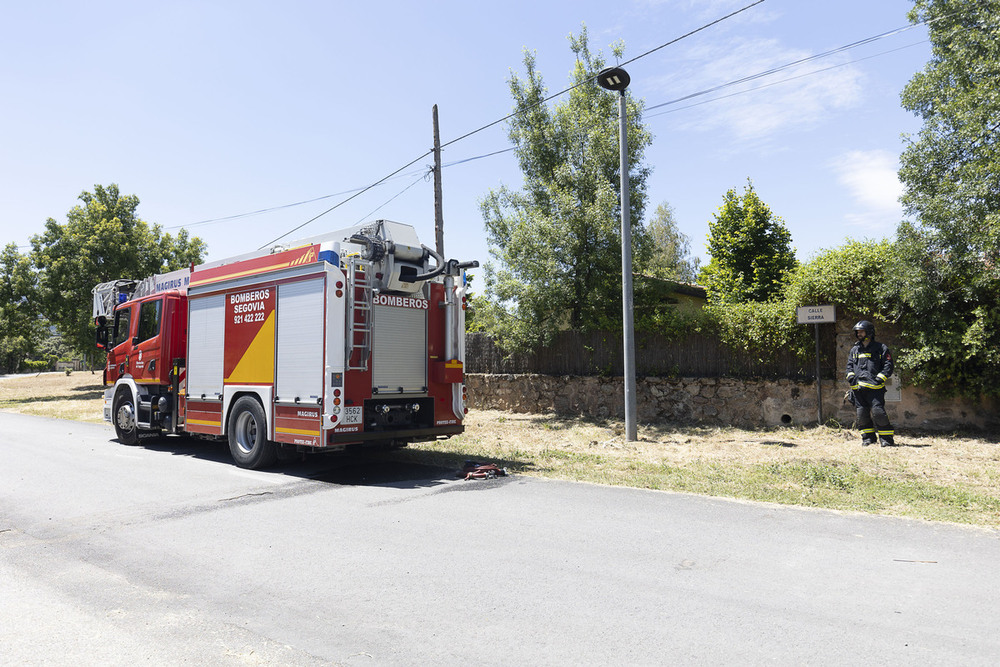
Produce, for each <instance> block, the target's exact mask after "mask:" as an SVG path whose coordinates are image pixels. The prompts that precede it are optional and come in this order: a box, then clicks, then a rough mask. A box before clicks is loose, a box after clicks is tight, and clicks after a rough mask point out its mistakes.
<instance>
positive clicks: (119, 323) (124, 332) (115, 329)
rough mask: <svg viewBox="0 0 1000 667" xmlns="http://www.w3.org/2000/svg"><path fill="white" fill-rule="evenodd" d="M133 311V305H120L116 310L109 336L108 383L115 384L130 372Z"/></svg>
mask: <svg viewBox="0 0 1000 667" xmlns="http://www.w3.org/2000/svg"><path fill="white" fill-rule="evenodd" d="M132 311H133V306H132V305H131V304H130V305H128V306H122V307H119V308H118V310H116V311H115V320H114V324H113V325H112V326H111V332H110V335H109V337H108V343H107V345H108V368H107V372H106V382H107V384H114V383H115V382H117V381H118V378H120V377H121V376H122V375H125V374H126V373H129V372H130V371H129V369H128V365H129V364H128V356H129V352H131V351H132Z"/></svg>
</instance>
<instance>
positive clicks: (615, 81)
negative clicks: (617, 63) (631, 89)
mask: <svg viewBox="0 0 1000 667" xmlns="http://www.w3.org/2000/svg"><path fill="white" fill-rule="evenodd" d="M629 82H631V79H630V78H629V76H628V72H626V71H625V70H623V69H622V68H621V67H607V68H605V69H602V70H601V71H600V72H599V73H598V75H597V85H599V86H600V87H601V88H604V89H605V90H613V91H615V92H618V93H624V92H625V89H626V88H628V84H629Z"/></svg>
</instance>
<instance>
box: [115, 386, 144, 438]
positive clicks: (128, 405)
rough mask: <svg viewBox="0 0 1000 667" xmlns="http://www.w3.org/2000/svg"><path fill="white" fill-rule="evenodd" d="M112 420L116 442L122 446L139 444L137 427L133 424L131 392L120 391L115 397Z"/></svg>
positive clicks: (133, 410)
mask: <svg viewBox="0 0 1000 667" xmlns="http://www.w3.org/2000/svg"><path fill="white" fill-rule="evenodd" d="M111 416H112V418H113V419H114V422H115V433H116V434H117V435H118V442H120V443H122V444H123V445H137V444H139V427H138V426H137V425H136V423H135V401H134V400H133V399H132V392H131V391H129V390H128V389H122V390H121V391H119V392H118V393H117V394H116V395H115V403H114V411H113V413H112V415H111Z"/></svg>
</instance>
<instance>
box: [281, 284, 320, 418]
mask: <svg viewBox="0 0 1000 667" xmlns="http://www.w3.org/2000/svg"><path fill="white" fill-rule="evenodd" d="M323 294H324V282H323V279H322V278H317V279H314V280H305V281H302V282H296V283H288V284H284V285H279V286H278V342H277V354H276V359H275V363H276V364H277V367H278V368H277V377H276V378H275V379H276V383H275V388H274V392H275V395H276V396H277V397H278V400H279V401H280V402H282V403H286V402H292V401H294V400H295V399H296V398H298V399H299V401H300V402H302V403H311V404H314V405H315V404H316V402H317V400H318V399H320V398H321V397H322V396H323V334H324V329H323V314H324V312H323Z"/></svg>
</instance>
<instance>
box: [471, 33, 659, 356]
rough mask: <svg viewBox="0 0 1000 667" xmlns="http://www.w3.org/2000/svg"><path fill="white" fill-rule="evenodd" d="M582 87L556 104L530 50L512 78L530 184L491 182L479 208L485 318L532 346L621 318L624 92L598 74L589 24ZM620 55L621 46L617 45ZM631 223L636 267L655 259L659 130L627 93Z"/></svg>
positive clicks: (582, 44) (578, 75)
mask: <svg viewBox="0 0 1000 667" xmlns="http://www.w3.org/2000/svg"><path fill="white" fill-rule="evenodd" d="M569 41H570V48H571V49H572V51H573V53H574V55H575V56H576V61H575V63H574V66H573V70H572V72H571V75H570V82H571V85H572V88H571V90H570V91H569V93H568V94H567V96H566V97H565V98H564V99H563V100H562V101H560V102H558V103H556V104H555V105H554V106H552V107H551V108H550V107H549V106H548V105H547V102H546V97H547V95H548V92H547V89H546V87H545V85H544V83H543V81H542V76H541V74H539V72H538V70H537V69H536V65H535V55H534V54H533V53H531V52H530V51H525V53H524V70H525V72H524V75H523V77H522V76H519V75H518V74H512V75H511V78H510V80H509V83H510V91H511V95H512V96H513V98H514V109H515V114H514V116H513V118H512V119H511V120H510V122H509V128H508V132H509V137H510V140H511V142H512V143H513V144H514V151H515V153H516V155H517V159H518V163H519V165H520V168H521V171H522V172H523V175H524V183H523V186H522V187H521V189H519V190H514V189H511V188H509V187H507V186H502V187H500V188H499V189H497V190H491V191H490V192H489V193H488V194H487V195H486V196H485V197H484V198H483V199H482V200H481V201H480V207H481V210H482V214H483V220H484V224H485V228H486V234H487V241H488V244H489V248H490V254H491V255H492V257H493V258H494V260H495V262H490V263H488V264H487V266H486V272H485V273H486V276H485V277H486V281H485V282H486V298H485V303H482V306H483V307H482V308H481V312H480V313H478V314H477V317H478V318H481V319H482V324H483V327H484V328H485V329H486V330H488V331H490V332H491V333H493V334H494V335H496V336H498V337H499V338H500V340H501V342H502V343H503V344H504V345H505V346H506V347H507V348H509V349H530V348H533V347H536V346H537V345H539V344H541V343H543V342H545V341H547V340H549V339H550V338H551V336H552V335H554V333H555V332H556V331H557V330H559V329H560V328H566V327H569V328H573V329H588V328H615V327H620V326H621V270H622V266H621V234H620V229H621V213H620V210H621V208H620V193H619V187H620V186H619V184H620V178H619V174H620V166H619V164H620V163H619V157H620V155H619V139H618V127H619V112H618V95H617V94H616V93H610V92H608V91H605V90H603V89H601V88H600V87H599V86H598V85H597V82H596V80H595V75H596V74H597V73H598V72H600V71H601V70H602V69H604V67H605V62H604V59H603V57H602V56H601V55H600V54H599V53H598V54H594V53H592V52H591V51H590V48H589V45H588V42H587V30H586V28H585V27H584V28H583V30H582V31H581V33H580V34H579V36H573V35H570V37H569ZM613 50H614V55H615V56H616V57H618V58H620V57H621V55H622V52H623V48H622V47H621V45H617V46H615V47H613ZM626 99H627V116H628V156H629V184H630V202H629V203H630V208H631V211H630V212H629V213H630V222H631V230H632V234H633V243H634V257H635V261H636V267H637V268H638V267H641V266H642V264H643V261H644V259H645V257H646V256H648V243H647V242H646V241H645V238H644V236H643V229H642V216H643V210H644V208H645V204H646V179H647V177H648V175H649V171H650V170H649V168H648V167H646V166H645V165H643V154H644V151H645V148H646V146H648V145H649V143H650V141H651V135H650V133H649V132H648V131H647V130H646V128H645V127H644V126H643V125H642V123H641V113H642V103H641V102H640V101H637V100H635V99H633V98H632V97H631V95H628V96H627V98H626Z"/></svg>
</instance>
